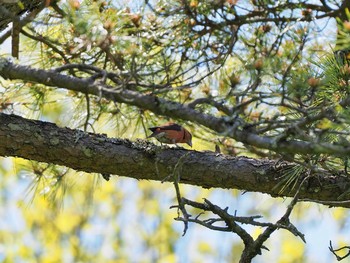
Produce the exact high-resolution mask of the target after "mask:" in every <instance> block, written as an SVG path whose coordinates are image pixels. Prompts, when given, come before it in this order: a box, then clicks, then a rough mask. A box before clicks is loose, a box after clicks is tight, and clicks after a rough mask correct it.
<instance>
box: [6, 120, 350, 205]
mask: <svg viewBox="0 0 350 263" xmlns="http://www.w3.org/2000/svg"><path fill="white" fill-rule="evenodd" d="M0 124H1V125H0V155H1V156H15V157H22V158H25V159H30V160H35V161H40V162H46V163H53V164H58V165H64V166H67V167H70V168H73V169H75V170H80V171H85V172H89V173H91V172H95V173H102V174H116V175H119V176H126V177H130V178H135V179H146V180H155V181H162V180H164V179H165V180H166V181H172V180H173V178H172V176H169V175H171V174H173V172H174V169H175V167H176V166H177V165H178V162H179V160H180V158H182V157H183V155H186V156H185V157H183V158H182V159H181V167H180V168H179V167H177V168H176V169H177V172H179V173H180V174H181V180H180V182H181V183H186V184H191V185H198V186H202V187H205V188H211V187H217V188H235V189H244V190H247V191H257V192H262V193H268V194H270V195H272V196H274V197H279V196H293V195H294V194H295V189H286V190H284V192H283V193H281V190H280V188H278V187H276V185H277V184H278V182H279V178H280V176H281V175H282V174H283V171H284V169H285V168H286V167H289V166H290V165H292V164H287V163H285V164H284V165H282V166H281V165H279V163H278V162H277V161H273V160H256V159H251V158H247V157H233V156H225V155H221V154H216V153H213V152H197V151H188V150H185V149H171V148H170V149H169V148H160V147H157V146H155V145H153V144H151V143H148V142H146V141H144V140H138V141H136V142H130V141H128V140H122V139H115V138H107V137H106V136H105V135H99V134H90V133H89V134H88V133H84V132H82V131H80V130H71V129H68V128H60V127H57V126H56V125H55V124H52V123H47V122H42V121H35V120H28V119H24V118H22V117H19V116H15V115H6V114H3V113H0ZM306 176H308V175H307V174H305V175H303V174H302V175H300V176H299V180H302V179H303V178H305V177H306ZM348 189H350V180H349V179H348V178H347V177H345V176H333V175H331V174H329V173H327V172H324V173H320V174H318V175H317V176H314V177H311V178H310V179H308V181H307V183H306V184H305V187H303V188H302V189H301V190H300V193H299V198H301V199H308V200H310V201H313V200H315V201H318V202H327V201H342V200H347V195H344V192H346V191H347V190H348ZM340 196H341V197H342V198H341V199H339V200H338V198H339V197H340ZM335 206H341V207H350V202H340V203H337V204H335Z"/></svg>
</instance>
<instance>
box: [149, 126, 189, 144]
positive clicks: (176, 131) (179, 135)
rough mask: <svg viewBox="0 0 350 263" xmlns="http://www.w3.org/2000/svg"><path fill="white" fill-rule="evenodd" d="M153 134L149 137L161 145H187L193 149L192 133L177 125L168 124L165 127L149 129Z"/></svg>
mask: <svg viewBox="0 0 350 263" xmlns="http://www.w3.org/2000/svg"><path fill="white" fill-rule="evenodd" d="M149 129H150V130H151V131H152V132H153V133H152V134H151V135H150V136H148V138H150V137H154V138H156V139H157V140H158V141H160V142H161V143H168V144H177V143H187V144H188V145H189V146H191V147H192V135H191V133H190V132H189V131H188V130H186V129H185V128H184V127H182V126H181V125H179V124H176V123H167V124H165V125H163V126H157V127H152V128H149Z"/></svg>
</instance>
